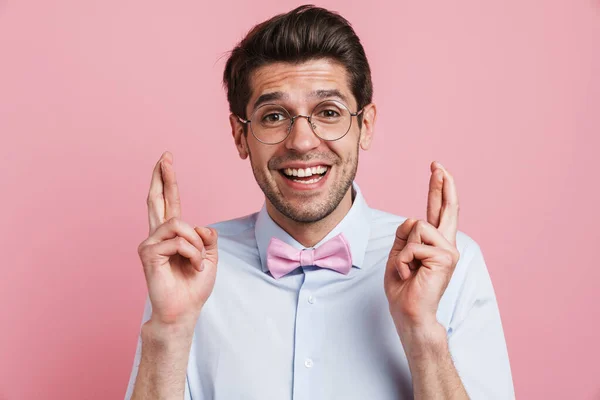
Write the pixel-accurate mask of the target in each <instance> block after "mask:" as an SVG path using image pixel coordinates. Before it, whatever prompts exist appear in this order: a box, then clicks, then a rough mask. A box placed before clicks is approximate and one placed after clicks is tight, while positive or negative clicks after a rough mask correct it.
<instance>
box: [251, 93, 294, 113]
mask: <svg viewBox="0 0 600 400" xmlns="http://www.w3.org/2000/svg"><path fill="white" fill-rule="evenodd" d="M289 97H290V96H288V95H287V94H286V93H283V92H271V93H265V94H261V95H260V96H258V99H256V101H255V102H254V106H252V107H253V109H254V110H256V108H257V107H258V106H260V105H261V104H263V103H269V102H271V101H275V100H283V99H288V98H289Z"/></svg>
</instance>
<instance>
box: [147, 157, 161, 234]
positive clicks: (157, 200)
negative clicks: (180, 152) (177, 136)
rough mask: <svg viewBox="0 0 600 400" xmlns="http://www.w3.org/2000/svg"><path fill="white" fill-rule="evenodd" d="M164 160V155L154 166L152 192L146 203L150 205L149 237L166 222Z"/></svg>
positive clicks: (149, 192)
mask: <svg viewBox="0 0 600 400" xmlns="http://www.w3.org/2000/svg"><path fill="white" fill-rule="evenodd" d="M163 158H164V154H163V155H162V156H161V157H160V159H159V160H158V162H157V163H156V165H155V166H154V170H153V171H152V180H151V181H150V190H149V191H148V198H147V199H146V203H147V204H148V225H149V227H150V232H149V235H151V234H152V233H153V232H154V231H155V230H156V228H158V226H159V225H160V224H162V223H163V222H164V221H165V220H164V218H165V198H164V196H163V180H162V172H161V166H160V165H161V162H162V160H163Z"/></svg>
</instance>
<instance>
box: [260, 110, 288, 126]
mask: <svg viewBox="0 0 600 400" xmlns="http://www.w3.org/2000/svg"><path fill="white" fill-rule="evenodd" d="M284 119H285V115H284V114H282V113H279V112H272V113H269V114H266V115H264V116H263V117H262V121H263V122H266V123H271V124H272V123H275V122H281V121H283V120H284Z"/></svg>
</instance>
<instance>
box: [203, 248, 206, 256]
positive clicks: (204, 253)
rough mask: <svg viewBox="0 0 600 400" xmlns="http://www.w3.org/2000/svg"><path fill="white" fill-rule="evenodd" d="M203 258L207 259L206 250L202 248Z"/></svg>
mask: <svg viewBox="0 0 600 400" xmlns="http://www.w3.org/2000/svg"><path fill="white" fill-rule="evenodd" d="M202 258H206V249H205V248H202Z"/></svg>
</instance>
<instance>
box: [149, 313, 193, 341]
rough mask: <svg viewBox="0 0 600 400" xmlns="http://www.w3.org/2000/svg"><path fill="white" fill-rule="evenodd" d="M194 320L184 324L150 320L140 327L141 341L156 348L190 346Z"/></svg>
mask: <svg viewBox="0 0 600 400" xmlns="http://www.w3.org/2000/svg"><path fill="white" fill-rule="evenodd" d="M195 326H196V324H195V320H193V321H192V320H190V321H189V322H185V323H176V324H165V323H162V322H160V321H158V320H155V319H153V318H150V319H149V320H148V321H146V322H145V323H144V324H143V325H142V331H141V334H142V339H143V340H145V341H146V342H148V343H153V344H154V345H155V346H157V347H165V348H173V347H177V345H179V346H181V345H186V344H187V343H188V342H189V343H190V344H191V341H192V338H193V336H194V328H195Z"/></svg>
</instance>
